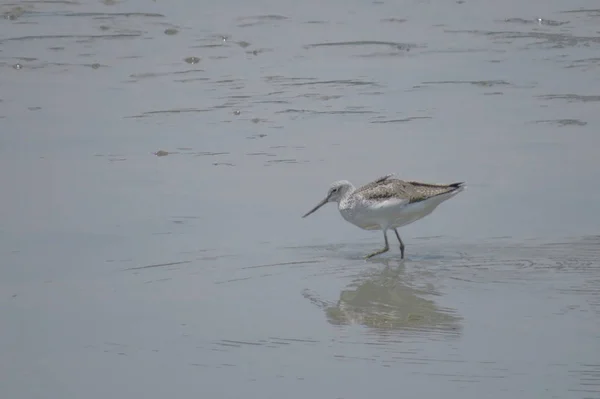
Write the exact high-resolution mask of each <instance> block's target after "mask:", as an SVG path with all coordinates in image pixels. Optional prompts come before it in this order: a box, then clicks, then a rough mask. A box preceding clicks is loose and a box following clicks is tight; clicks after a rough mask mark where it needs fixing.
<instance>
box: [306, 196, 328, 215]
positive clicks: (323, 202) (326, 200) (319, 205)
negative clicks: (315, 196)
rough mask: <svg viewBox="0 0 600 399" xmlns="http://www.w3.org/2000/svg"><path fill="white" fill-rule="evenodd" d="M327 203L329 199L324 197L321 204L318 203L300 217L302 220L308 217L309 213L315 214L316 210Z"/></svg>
mask: <svg viewBox="0 0 600 399" xmlns="http://www.w3.org/2000/svg"><path fill="white" fill-rule="evenodd" d="M328 201H329V197H325V198H324V199H323V200H322V201H321V202H319V203H318V204H317V206H315V207H314V208H313V209H311V210H310V211H308V212H307V213H306V214H305V215H304V216H302V217H303V218H305V217H307V216H308V215H310V214H311V213H313V212H315V211H316V210H317V209H319V208H320V207H322V206H323V205H325V204H326V203H327V202H328Z"/></svg>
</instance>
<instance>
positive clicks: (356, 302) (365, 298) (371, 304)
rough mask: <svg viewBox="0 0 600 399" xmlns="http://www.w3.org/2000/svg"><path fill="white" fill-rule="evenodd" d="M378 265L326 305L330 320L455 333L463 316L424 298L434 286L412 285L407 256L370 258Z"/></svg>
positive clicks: (334, 322) (396, 328)
mask: <svg viewBox="0 0 600 399" xmlns="http://www.w3.org/2000/svg"><path fill="white" fill-rule="evenodd" d="M369 263H370V264H373V265H377V266H378V265H379V264H381V265H383V266H384V267H383V268H381V267H376V268H374V270H375V271H373V270H371V271H370V272H366V273H365V274H364V275H361V276H360V277H358V278H357V279H356V280H355V281H354V282H353V283H352V284H350V285H349V286H348V287H347V288H346V289H345V290H343V291H342V292H341V293H340V297H339V300H338V301H337V303H336V304H335V305H334V306H325V307H324V308H325V313H326V315H327V320H328V321H329V322H330V323H331V324H336V325H340V324H361V325H363V326H366V327H371V328H383V329H393V330H414V329H419V330H445V331H448V332H454V333H456V332H457V331H458V330H459V321H460V317H458V316H456V315H454V314H453V311H452V310H448V309H441V308H440V307H438V306H437V305H436V304H435V303H434V302H433V301H431V300H429V299H425V298H424V296H425V295H426V294H431V293H432V292H431V290H420V289H418V288H415V287H413V286H411V281H410V280H411V278H410V276H407V274H406V267H405V263H404V260H394V259H389V258H381V259H372V260H370V261H369Z"/></svg>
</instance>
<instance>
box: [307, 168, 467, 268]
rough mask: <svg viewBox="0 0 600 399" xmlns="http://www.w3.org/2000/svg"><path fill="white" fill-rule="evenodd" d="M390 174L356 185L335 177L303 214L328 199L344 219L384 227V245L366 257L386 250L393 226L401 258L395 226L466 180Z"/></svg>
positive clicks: (421, 213)
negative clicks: (421, 179) (425, 180)
mask: <svg viewBox="0 0 600 399" xmlns="http://www.w3.org/2000/svg"><path fill="white" fill-rule="evenodd" d="M392 176H393V174H389V175H386V176H383V177H380V178H379V179H377V180H375V181H372V182H371V183H368V184H365V185H364V186H362V187H359V188H358V189H357V188H355V187H354V186H353V185H352V183H350V182H349V181H347V180H339V181H336V182H334V183H332V184H331V186H330V187H329V191H328V192H327V196H326V197H325V198H324V199H323V200H322V201H321V202H319V203H318V204H317V206H315V207H314V208H313V209H311V210H310V211H309V212H307V213H306V214H305V215H304V216H302V217H303V218H305V217H307V216H308V215H310V214H311V213H313V212H315V211H316V210H317V209H319V208H320V207H322V206H323V205H325V204H327V203H328V202H337V203H338V209H339V211H340V213H341V215H342V217H343V218H344V219H346V221H348V222H350V223H352V224H354V225H356V226H358V227H360V228H361V229H364V230H383V238H384V239H385V247H384V248H382V249H380V250H378V251H375V252H373V253H371V254H369V255H367V258H371V257H373V256H375V255H379V254H382V253H384V252H387V251H389V249H390V247H389V244H388V239H387V231H388V230H389V229H392V230H394V233H396V237H397V238H398V241H399V242H400V258H401V259H404V243H403V242H402V239H401V238H400V234H398V230H396V229H397V228H398V227H402V226H406V225H407V224H410V223H413V222H416V221H417V220H419V219H422V218H424V217H425V216H427V215H429V214H430V213H431V212H433V210H434V209H435V208H437V206H438V205H439V204H441V203H442V202H444V201H446V200H447V199H450V198H452V197H453V196H455V195H456V194H458V193H459V192H461V191H463V190H464V188H465V183H464V182H460V183H452V184H428V183H421V182H416V181H404V180H400V179H396V178H393V177H392Z"/></svg>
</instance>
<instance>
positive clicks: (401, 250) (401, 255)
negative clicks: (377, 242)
mask: <svg viewBox="0 0 600 399" xmlns="http://www.w3.org/2000/svg"><path fill="white" fill-rule="evenodd" d="M394 233H396V237H398V241H400V259H404V243H403V242H402V238H400V234H398V230H396V229H394Z"/></svg>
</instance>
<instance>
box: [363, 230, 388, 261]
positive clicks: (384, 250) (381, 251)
mask: <svg viewBox="0 0 600 399" xmlns="http://www.w3.org/2000/svg"><path fill="white" fill-rule="evenodd" d="M383 238H384V239H385V247H384V248H382V249H380V250H379V251H375V252H373V253H372V254H369V255H367V259H368V258H372V257H373V256H375V255H380V254H382V253H384V252H387V251H389V250H390V246H389V244H388V239H387V230H383Z"/></svg>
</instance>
